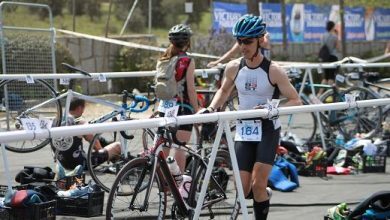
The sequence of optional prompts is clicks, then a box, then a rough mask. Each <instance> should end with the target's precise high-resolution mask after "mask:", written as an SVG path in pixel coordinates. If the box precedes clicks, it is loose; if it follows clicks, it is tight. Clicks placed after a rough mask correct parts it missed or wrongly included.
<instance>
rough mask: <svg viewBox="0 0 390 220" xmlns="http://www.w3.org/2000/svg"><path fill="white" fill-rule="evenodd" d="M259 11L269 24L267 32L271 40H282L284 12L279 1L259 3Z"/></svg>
mask: <svg viewBox="0 0 390 220" xmlns="http://www.w3.org/2000/svg"><path fill="white" fill-rule="evenodd" d="M259 11H260V15H261V17H263V19H264V21H265V23H266V24H267V32H268V33H269V38H270V40H271V42H282V41H283V31H282V13H281V6H280V4H278V3H259Z"/></svg>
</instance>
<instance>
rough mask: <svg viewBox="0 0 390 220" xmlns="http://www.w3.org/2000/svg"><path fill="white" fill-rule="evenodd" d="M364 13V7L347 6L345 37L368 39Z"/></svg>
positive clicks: (359, 39) (357, 39)
mask: <svg viewBox="0 0 390 220" xmlns="http://www.w3.org/2000/svg"><path fill="white" fill-rule="evenodd" d="M364 13H365V9H364V8H363V7H353V8H351V7H345V14H344V21H345V38H346V39H347V40H352V41H361V40H366V33H365V31H364V26H365V21H364Z"/></svg>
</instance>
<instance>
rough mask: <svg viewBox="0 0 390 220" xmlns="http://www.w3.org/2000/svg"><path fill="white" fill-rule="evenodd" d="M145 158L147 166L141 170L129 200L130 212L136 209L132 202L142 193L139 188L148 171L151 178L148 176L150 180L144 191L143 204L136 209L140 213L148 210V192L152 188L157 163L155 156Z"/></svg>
mask: <svg viewBox="0 0 390 220" xmlns="http://www.w3.org/2000/svg"><path fill="white" fill-rule="evenodd" d="M147 158H148V164H147V166H146V167H144V169H143V170H142V172H141V175H140V177H139V179H138V182H137V185H136V186H135V188H134V194H133V196H132V198H131V202H130V205H129V208H130V210H135V209H137V208H136V207H135V206H134V201H135V200H136V198H137V195H138V193H139V192H140V191H142V189H141V187H142V186H143V183H144V179H145V176H146V174H147V172H148V171H149V172H151V176H150V179H149V180H148V183H147V189H146V194H145V199H144V204H143V205H142V206H140V207H139V208H138V209H139V211H141V212H142V211H147V210H148V208H149V202H148V201H149V196H150V191H151V190H152V187H153V180H154V178H155V174H156V165H157V163H156V157H155V156H148V157H147ZM150 168H151V169H150Z"/></svg>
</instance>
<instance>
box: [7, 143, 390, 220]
mask: <svg viewBox="0 0 390 220" xmlns="http://www.w3.org/2000/svg"><path fill="white" fill-rule="evenodd" d="M6 155H7V158H8V162H9V166H10V177H11V178H12V181H13V183H14V184H16V183H15V182H14V180H13V179H14V177H15V175H16V173H17V172H18V171H20V170H21V169H22V168H23V166H25V165H33V166H50V167H54V162H53V159H52V154H51V151H50V148H49V147H48V146H46V147H45V148H43V149H41V150H39V151H37V152H33V153H28V154H16V153H12V152H9V151H7V152H6ZM0 156H1V158H2V153H0ZM388 159H389V158H388ZM0 167H1V168H0V184H6V176H5V172H4V164H3V160H1V166H0ZM386 170H387V173H360V174H357V175H347V176H335V175H329V176H328V177H329V178H327V179H322V178H319V177H302V176H299V181H300V185H301V186H300V187H299V188H297V189H296V190H294V191H293V192H289V193H284V192H278V191H274V192H273V196H272V200H271V209H270V214H269V219H270V220H289V219H299V220H315V219H323V215H324V214H325V212H326V210H327V209H328V208H330V207H332V206H333V205H337V204H338V203H341V202H346V203H348V204H351V205H350V206H351V207H352V208H353V207H355V206H356V203H357V202H359V201H362V200H363V199H364V198H366V197H368V196H370V195H371V194H373V193H375V192H377V191H380V190H390V175H389V171H390V165H389V163H387V169H386ZM107 195H108V194H106V195H105V197H106V198H107ZM233 196H234V195H229V197H233ZM248 205H250V206H251V205H252V201H250V200H248ZM249 211H251V212H252V209H251V208H250V209H249ZM57 219H60V220H65V219H66V220H71V219H77V220H78V219H80V220H81V219H86V218H81V217H70V216H66V217H65V216H59V217H57ZM90 219H105V218H104V217H103V216H101V217H95V218H90ZM202 219H204V218H202ZM217 219H218V218H217ZM241 219H243V218H241Z"/></svg>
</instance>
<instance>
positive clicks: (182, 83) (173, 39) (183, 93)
mask: <svg viewBox="0 0 390 220" xmlns="http://www.w3.org/2000/svg"><path fill="white" fill-rule="evenodd" d="M191 35H192V31H191V29H190V28H189V27H188V26H187V25H183V24H178V25H175V26H173V27H172V28H171V29H170V30H169V33H168V36H169V42H170V43H171V44H170V45H169V46H168V48H167V49H166V51H165V52H164V53H163V54H162V56H161V57H160V58H159V59H158V61H157V65H156V70H157V73H156V77H155V92H156V97H157V98H159V99H160V104H159V107H158V111H159V112H160V117H163V116H164V115H165V114H170V115H171V114H172V111H171V110H172V109H173V108H175V106H178V110H177V114H176V113H174V115H171V116H176V115H191V114H193V113H195V112H197V111H198V102H197V96H196V90H195V76H194V71H195V61H194V60H193V59H192V58H190V57H189V56H188V55H187V53H186V52H187V50H188V49H190V47H191V42H190V38H191ZM179 104H180V105H179ZM184 106H186V107H184ZM176 108H177V107H176ZM191 131H192V125H180V126H179V128H178V131H177V133H176V137H177V139H178V140H179V141H182V142H188V141H189V140H190V137H191ZM166 153H169V152H166ZM175 160H176V161H177V163H178V165H179V168H180V170H181V172H182V173H184V168H185V162H186V155H185V154H184V152H183V151H181V150H176V152H175Z"/></svg>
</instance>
